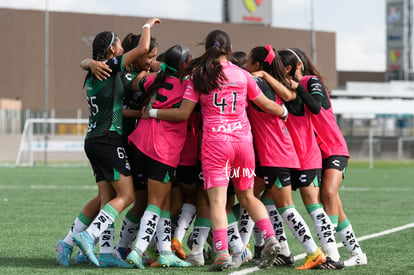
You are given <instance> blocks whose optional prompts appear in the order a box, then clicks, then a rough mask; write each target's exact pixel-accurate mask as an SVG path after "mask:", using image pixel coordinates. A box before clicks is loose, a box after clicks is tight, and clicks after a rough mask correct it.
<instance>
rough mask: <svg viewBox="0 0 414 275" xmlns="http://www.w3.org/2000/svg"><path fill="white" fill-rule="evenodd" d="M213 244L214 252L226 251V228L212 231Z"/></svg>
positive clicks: (227, 246) (227, 247)
mask: <svg viewBox="0 0 414 275" xmlns="http://www.w3.org/2000/svg"><path fill="white" fill-rule="evenodd" d="M213 243H214V249H215V251H216V252H220V251H222V250H228V249H229V245H228V239H227V228H219V229H215V230H213Z"/></svg>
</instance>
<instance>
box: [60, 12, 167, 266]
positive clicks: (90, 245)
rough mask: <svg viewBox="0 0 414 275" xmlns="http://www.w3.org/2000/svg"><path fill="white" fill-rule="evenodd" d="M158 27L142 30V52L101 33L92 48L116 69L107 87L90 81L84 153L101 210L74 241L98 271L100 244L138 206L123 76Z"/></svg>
mask: <svg viewBox="0 0 414 275" xmlns="http://www.w3.org/2000/svg"><path fill="white" fill-rule="evenodd" d="M157 23H160V20H159V19H158V18H153V19H150V20H148V21H147V23H146V24H145V25H144V27H143V39H145V43H144V44H143V47H136V48H135V49H134V50H132V51H130V52H128V53H126V54H125V55H123V48H122V46H121V42H120V40H119V38H118V37H117V36H116V35H115V34H114V33H113V32H101V33H99V34H97V35H96V37H95V39H94V41H93V44H92V47H93V52H92V56H93V59H94V60H107V64H108V65H109V67H110V69H111V70H112V72H111V76H110V77H109V78H108V79H106V80H105V81H103V82H101V81H98V80H96V78H94V76H93V75H92V73H91V72H89V73H88V74H87V76H86V78H85V86H86V91H87V99H88V105H89V111H90V116H89V126H88V132H87V134H86V137H85V152H86V154H87V156H88V158H89V160H90V162H91V165H92V168H93V171H94V174H95V180H96V182H97V185H98V192H99V199H100V205H101V207H102V208H101V210H100V212H99V213H98V214H97V216H96V217H94V219H93V220H92V222H91V223H90V225H89V226H88V227H87V228H86V230H84V231H82V232H80V233H77V234H74V236H73V241H74V242H75V244H76V245H78V246H79V248H80V249H81V250H82V252H83V253H84V254H85V255H86V256H87V258H88V259H89V261H90V262H92V263H93V264H94V265H96V266H99V261H98V259H97V258H96V256H95V254H94V248H95V240H96V239H97V238H98V237H99V236H100V235H101V233H102V232H103V231H105V230H106V229H107V228H108V227H109V226H111V225H112V224H113V223H114V221H115V219H116V217H117V216H118V215H119V213H120V212H121V211H122V210H124V209H125V208H126V207H127V206H129V205H130V204H131V203H132V201H133V196H132V195H131V194H132V192H133V186H132V178H131V176H130V167H129V163H128V159H127V157H126V154H125V149H124V147H123V144H122V97H123V92H124V87H123V85H122V83H121V80H120V78H119V74H118V72H120V71H122V70H123V68H125V67H126V66H127V65H129V64H130V63H132V62H133V61H134V60H135V59H136V58H137V57H138V56H139V55H141V54H144V53H146V52H148V46H149V39H150V28H151V27H152V26H153V25H154V24H157ZM69 246H70V245H69ZM57 248H58V257H59V253H60V254H66V255H68V257H65V258H66V259H69V260H70V254H71V253H70V252H71V251H69V249H66V253H65V252H64V251H63V249H62V250H61V249H60V248H63V246H61V247H59V243H58V247H57ZM69 260H68V262H69Z"/></svg>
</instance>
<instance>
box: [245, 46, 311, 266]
mask: <svg viewBox="0 0 414 275" xmlns="http://www.w3.org/2000/svg"><path fill="white" fill-rule="evenodd" d="M246 69H247V70H248V71H249V72H250V73H253V72H255V71H258V70H264V71H266V72H267V73H269V74H271V75H272V76H273V77H274V78H275V79H277V80H278V81H279V82H280V83H282V84H283V85H284V86H285V87H287V88H290V83H289V82H288V81H287V76H286V74H285V70H284V67H283V63H282V62H281V60H280V57H279V56H278V55H277V54H276V53H275V52H274V50H273V48H272V46H271V45H266V47H256V48H253V49H252V50H251V51H250V53H249V55H248V58H247V63H246ZM256 82H257V83H258V85H259V87H260V88H261V90H262V91H263V93H264V94H265V95H266V96H267V97H268V98H270V99H272V100H274V101H276V102H278V103H279V104H282V100H281V99H280V97H279V96H278V95H277V94H276V93H275V92H274V91H273V90H272V88H270V86H269V85H268V84H267V83H266V82H265V81H264V80H263V79H261V78H257V79H256ZM247 113H248V115H249V119H250V123H251V125H252V132H253V140H254V141H255V142H254V144H255V148H256V155H257V157H258V163H259V167H256V174H257V176H258V177H260V178H261V179H262V181H263V179H264V183H265V184H264V185H265V188H266V189H265V192H264V194H263V196H262V197H264V198H269V197H270V198H271V200H272V204H273V208H274V205H275V204H276V207H277V210H276V209H273V208H271V206H270V205H269V206H267V205H266V204H265V205H266V207H267V208H268V207H269V208H270V209H272V211H269V215H270V216H271V217H272V218H273V219H274V220H275V222H274V221H273V220H272V222H274V227H275V231H276V237H277V238H278V240H279V242H280V245H281V251H280V253H279V254H278V256H277V259H276V261H275V265H279V266H283V265H293V264H294V259H293V256H292V255H291V253H290V250H289V246H288V244H287V239H286V236H285V234H284V230H283V225H282V220H281V218H280V215H281V216H282V217H283V219H284V221H285V222H286V224H287V225H288V227H289V229H290V230H291V231H292V233H293V235H294V236H295V237H296V239H297V240H298V241H299V242H300V243H301V244H302V245H303V247H304V248H305V250H306V252H307V254H313V253H315V252H316V251H317V250H318V246H317V245H316V243H315V241H314V240H313V237H312V235H311V232H310V230H309V227H308V225H307V224H306V222H305V220H304V219H303V218H302V216H301V215H300V214H299V212H298V211H297V210H296V208H295V205H294V204H293V200H292V188H291V174H292V169H293V168H299V167H300V164H299V159H298V157H297V155H296V150H295V147H294V144H293V141H292V138H291V137H290V134H289V131H288V129H287V128H286V123H285V121H283V120H281V119H277V118H275V117H274V116H271V115H269V114H266V113H264V112H263V111H261V110H260V108H258V107H257V106H256V105H254V104H250V105H249V107H248V109H247ZM256 183H257V182H256ZM255 188H256V186H255Z"/></svg>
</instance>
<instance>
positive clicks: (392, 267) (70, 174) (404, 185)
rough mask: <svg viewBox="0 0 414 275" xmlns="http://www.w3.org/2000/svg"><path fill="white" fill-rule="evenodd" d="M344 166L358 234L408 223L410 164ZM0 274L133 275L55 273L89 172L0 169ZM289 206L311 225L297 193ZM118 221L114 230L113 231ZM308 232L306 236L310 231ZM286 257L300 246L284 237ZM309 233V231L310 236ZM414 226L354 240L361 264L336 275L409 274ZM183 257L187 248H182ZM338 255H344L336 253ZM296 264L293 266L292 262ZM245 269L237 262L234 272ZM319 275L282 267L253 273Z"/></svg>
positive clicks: (347, 202) (413, 206)
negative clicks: (59, 245)
mask: <svg viewBox="0 0 414 275" xmlns="http://www.w3.org/2000/svg"><path fill="white" fill-rule="evenodd" d="M368 167H369V165H368V163H367V162H354V161H351V162H350V164H349V169H348V171H347V174H346V178H345V180H344V181H343V184H342V186H341V189H340V194H341V198H342V202H343V205H344V209H345V213H346V214H347V216H348V218H349V220H350V221H351V223H352V226H353V228H354V231H355V233H356V234H357V236H358V237H362V236H365V235H369V234H373V233H377V232H381V231H383V230H387V229H391V228H395V227H398V226H403V225H405V224H409V223H413V222H414V203H413V202H414V199H413V195H414V186H413V179H414V163H413V162H398V163H397V162H376V163H375V164H374V169H369V168H368ZM0 178H1V182H0V213H1V222H0V228H1V229H0V274H57V273H59V274H102V273H103V274H109V273H113V272H117V273H122V274H136V273H140V272H141V273H142V271H138V270H121V269H117V270H114V269H98V268H94V267H92V266H90V265H75V264H73V265H72V266H70V267H68V268H63V267H61V266H59V265H58V264H57V263H56V260H55V256H56V255H55V243H56V241H57V240H59V239H61V238H62V237H64V236H65V235H66V233H67V231H68V230H69V228H70V226H71V225H72V222H73V219H74V218H75V217H76V216H77V214H78V213H79V211H80V209H81V208H82V206H83V204H84V203H85V202H87V201H88V200H89V199H90V198H92V197H93V196H95V195H96V193H97V189H96V187H95V183H94V179H93V176H92V171H91V169H90V167H67V168H65V167H44V166H39V167H26V168H22V167H0ZM294 201H295V204H296V206H297V208H298V210H299V211H300V212H301V213H302V215H303V217H304V218H305V220H306V221H307V222H308V224H309V225H310V227H311V229H313V228H312V226H311V225H312V223H311V220H310V218H309V215H308V214H307V213H306V211H305V209H304V207H303V204H302V201H301V199H300V197H299V194H298V193H297V192H295V193H294ZM119 224H120V221H117V225H116V228H117V229H119V228H120V226H119ZM312 232H313V233H314V231H312ZM286 234H287V236H288V240H289V245H290V247H291V250H292V252H293V254H294V255H297V254H301V253H303V249H302V247H301V246H300V245H299V244H298V243H297V242H296V241H295V240H294V238H293V237H292V234H291V233H290V231H287V232H286ZM314 236H315V234H314ZM413 236H414V228H409V229H406V230H403V231H399V232H395V233H392V234H388V235H384V236H380V237H376V238H372V239H368V240H364V241H362V242H361V243H360V244H361V247H362V249H363V250H364V252H365V253H366V254H367V255H368V265H367V266H361V267H355V268H348V269H345V270H344V271H341V274H355V273H357V272H358V273H360V274H414V263H413V262H412V255H413V254H412V249H413V248H414V237H413ZM187 252H188V250H187ZM340 253H341V255H342V256H343V257H344V258H347V257H348V254H347V252H346V250H345V249H344V248H340ZM300 263H301V261H299V262H298V263H297V265H299V264H300ZM247 267H253V265H249V264H248V265H243V266H242V267H241V268H240V269H243V268H247ZM303 272H306V273H322V272H326V271H298V270H293V269H287V268H271V269H266V270H260V271H257V272H255V274H298V273H303ZM165 273H167V274H183V273H184V274H203V273H205V274H207V271H206V267H191V268H186V269H181V268H170V269H162V270H161V269H158V268H147V269H146V270H145V274H165Z"/></svg>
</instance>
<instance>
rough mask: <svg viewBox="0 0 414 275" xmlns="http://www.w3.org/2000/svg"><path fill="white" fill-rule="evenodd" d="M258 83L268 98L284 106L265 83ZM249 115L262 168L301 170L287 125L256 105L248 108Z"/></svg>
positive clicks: (261, 81) (258, 80)
mask: <svg viewBox="0 0 414 275" xmlns="http://www.w3.org/2000/svg"><path fill="white" fill-rule="evenodd" d="M256 81H257V82H258V84H259V87H260V88H261V89H262V91H263V93H264V94H265V95H266V96H268V95H269V96H268V97H269V98H270V99H273V100H275V101H276V102H277V103H278V104H282V101H281V99H280V98H279V97H278V96H277V95H276V94H275V92H274V91H273V90H272V89H271V88H270V86H269V85H268V84H267V83H266V82H265V81H263V80H262V79H257V80H256ZM264 89H265V90H266V91H264ZM247 114H248V116H249V120H250V123H251V126H252V133H253V141H254V147H255V150H256V156H257V158H258V160H259V164H260V166H269V167H284V168H299V159H298V156H297V155H296V151H295V147H294V145H293V141H292V138H291V137H290V134H289V130H288V129H287V126H286V123H285V122H284V121H283V120H282V119H280V118H279V117H278V116H275V115H272V114H268V113H265V112H263V111H262V110H261V109H260V108H259V107H258V106H256V105H254V103H251V104H249V106H248V107H247Z"/></svg>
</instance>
